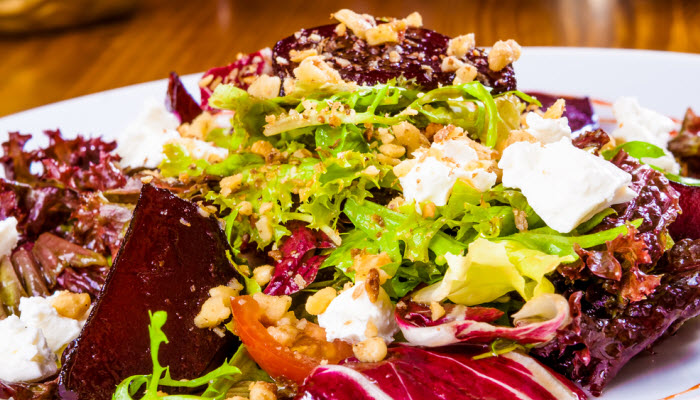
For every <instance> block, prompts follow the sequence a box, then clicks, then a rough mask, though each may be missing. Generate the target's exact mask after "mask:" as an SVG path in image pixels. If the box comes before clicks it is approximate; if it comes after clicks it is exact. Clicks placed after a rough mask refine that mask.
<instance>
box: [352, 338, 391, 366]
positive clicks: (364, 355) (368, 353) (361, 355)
mask: <svg viewBox="0 0 700 400" xmlns="http://www.w3.org/2000/svg"><path fill="white" fill-rule="evenodd" d="M352 352H353V353H354V354H355V357H357V359H358V360H360V361H361V362H379V361H382V360H383V359H384V357H386V354H387V347H386V343H385V342H384V339H382V338H380V337H371V338H369V339H366V340H364V341H362V342H360V343H357V344H354V345H353V346H352Z"/></svg>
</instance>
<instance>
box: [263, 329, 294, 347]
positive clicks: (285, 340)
mask: <svg viewBox="0 0 700 400" xmlns="http://www.w3.org/2000/svg"><path fill="white" fill-rule="evenodd" d="M267 333H269V334H270V336H272V337H273V338H274V339H275V341H276V342H277V343H279V344H281V345H282V346H287V347H290V346H291V345H292V344H294V341H295V340H296V338H297V336H298V335H299V329H297V328H296V327H295V326H294V325H291V324H286V325H279V326H268V327H267Z"/></svg>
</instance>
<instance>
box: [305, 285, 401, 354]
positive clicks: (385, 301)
mask: <svg viewBox="0 0 700 400" xmlns="http://www.w3.org/2000/svg"><path fill="white" fill-rule="evenodd" d="M369 323H372V324H374V326H375V327H376V328H377V336H379V337H381V338H382V339H384V340H385V341H386V342H387V343H391V342H392V341H393V340H394V334H395V333H396V332H397V331H398V330H399V328H398V325H396V321H395V320H394V305H393V304H392V303H391V299H390V298H389V295H388V294H387V293H386V292H385V291H384V289H382V288H380V289H379V294H378V296H377V301H375V302H374V303H373V302H372V301H371V300H370V298H369V295H368V294H367V290H366V289H365V282H364V281H357V282H355V285H354V286H353V287H351V288H349V289H347V290H345V291H344V292H342V293H340V294H339V295H338V296H337V297H335V298H334V299H333V301H331V303H330V304H329V305H328V307H327V308H326V310H325V311H324V312H323V313H322V314H320V315H319V316H318V324H319V325H320V326H321V327H323V328H324V329H325V330H326V339H327V340H328V341H333V340H335V339H340V340H344V341H346V342H349V343H359V342H362V341H364V340H367V335H366V331H367V325H368V324H369Z"/></svg>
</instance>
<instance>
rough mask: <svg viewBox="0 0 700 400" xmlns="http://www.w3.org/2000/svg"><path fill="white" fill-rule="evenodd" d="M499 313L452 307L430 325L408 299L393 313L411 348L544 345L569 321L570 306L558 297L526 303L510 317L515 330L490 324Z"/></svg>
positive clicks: (424, 308)
mask: <svg viewBox="0 0 700 400" xmlns="http://www.w3.org/2000/svg"><path fill="white" fill-rule="evenodd" d="M445 311H448V309H446V310H445ZM502 314H503V313H502V312H501V311H499V310H496V309H493V308H484V307H464V306H451V307H449V313H447V314H446V315H445V316H444V317H443V318H441V319H439V320H437V321H434V322H432V321H427V318H425V316H427V315H430V314H429V308H428V307H427V306H423V305H419V304H416V303H413V302H410V301H409V300H402V301H401V302H399V303H398V304H397V305H396V311H395V317H396V321H397V323H398V325H399V328H401V332H402V333H403V335H404V337H405V338H406V340H407V341H408V342H409V343H410V344H412V345H416V346H426V347H440V346H446V345H451V344H456V343H490V342H492V341H494V340H495V339H508V340H513V341H516V342H519V343H521V344H531V343H545V342H547V341H549V340H551V339H552V338H553V337H554V336H555V334H556V332H557V330H558V329H561V328H563V327H564V326H566V325H567V324H568V323H569V322H570V317H569V304H568V302H567V301H566V299H565V298H564V297H562V296H560V295H558V294H543V295H540V296H538V297H535V298H533V299H532V300H530V301H528V302H527V303H525V305H524V306H523V307H522V309H521V310H520V311H518V312H517V313H515V314H513V320H514V321H513V322H514V327H507V326H496V325H492V324H490V322H493V321H495V320H496V319H498V318H499V317H500V316H501V315H502ZM419 316H423V317H422V318H420V317H419Z"/></svg>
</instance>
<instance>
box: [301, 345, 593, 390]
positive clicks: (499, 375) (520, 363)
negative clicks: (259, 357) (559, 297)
mask: <svg viewBox="0 0 700 400" xmlns="http://www.w3.org/2000/svg"><path fill="white" fill-rule="evenodd" d="M479 352H483V348H482V347H470V346H462V347H452V348H442V349H431V350H425V349H421V348H417V347H409V346H398V347H394V348H391V349H389V354H388V355H387V357H386V359H385V360H383V361H380V362H377V363H361V362H347V363H345V364H344V365H325V366H320V367H318V368H316V370H315V371H314V372H313V373H312V374H311V375H310V376H309V377H308V378H307V379H306V381H305V383H304V386H303V387H302V388H301V389H300V391H299V395H298V396H297V397H296V399H297V400H302V399H303V400H322V399H323V400H392V399H393V400H411V399H421V400H438V399H440V400H442V399H486V398H488V399H492V400H505V399H520V400H526V399H530V400H535V399H538V400H539V399H543V400H544V399H548V400H555V399H559V400H564V399H585V398H586V396H585V395H584V394H583V392H581V390H580V389H578V388H577V387H576V386H574V385H573V384H572V383H570V382H567V381H566V380H565V379H563V378H562V377H560V376H558V375H557V374H556V373H553V372H551V371H550V370H548V369H547V368H545V367H543V366H542V365H541V364H539V363H538V362H537V361H535V360H534V359H532V358H530V357H528V356H526V355H523V354H520V353H517V352H511V353H508V354H506V355H502V356H498V357H490V358H486V359H481V360H474V359H473V358H472V357H473V356H475V355H477V354H478V353H479Z"/></svg>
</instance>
